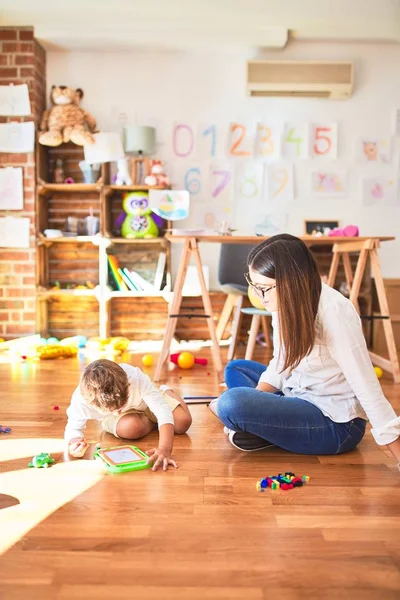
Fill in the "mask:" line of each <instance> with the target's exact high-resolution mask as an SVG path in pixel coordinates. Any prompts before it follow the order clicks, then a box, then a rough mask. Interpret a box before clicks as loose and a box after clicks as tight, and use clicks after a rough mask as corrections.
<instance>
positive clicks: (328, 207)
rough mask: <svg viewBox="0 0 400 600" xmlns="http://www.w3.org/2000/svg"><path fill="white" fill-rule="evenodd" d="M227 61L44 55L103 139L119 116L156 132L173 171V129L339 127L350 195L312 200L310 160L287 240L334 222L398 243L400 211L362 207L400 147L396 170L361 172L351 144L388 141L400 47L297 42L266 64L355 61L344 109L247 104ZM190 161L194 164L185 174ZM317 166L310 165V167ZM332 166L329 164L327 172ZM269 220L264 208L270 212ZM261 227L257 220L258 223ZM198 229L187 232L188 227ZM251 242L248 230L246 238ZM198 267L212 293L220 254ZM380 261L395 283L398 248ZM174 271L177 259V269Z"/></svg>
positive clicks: (299, 166)
mask: <svg viewBox="0 0 400 600" xmlns="http://www.w3.org/2000/svg"><path fill="white" fill-rule="evenodd" d="M247 58H248V57H246V56H239V55H229V54H204V53H202V54H200V53H198V54H197V53H167V52H154V53H150V52H142V53H141V52H137V53H132V54H119V53H56V52H49V53H48V55H47V62H48V67H47V82H48V86H49V87H50V86H51V85H52V84H58V85H70V86H74V87H82V88H83V90H84V92H85V98H84V106H85V108H86V109H87V110H89V111H90V112H91V113H92V114H93V115H94V116H95V117H96V118H97V120H98V123H99V126H100V128H101V129H102V130H103V131H110V130H118V129H119V128H120V123H121V115H123V114H125V115H126V116H127V118H128V121H130V122H133V121H135V120H136V122H138V123H139V124H155V125H156V126H157V135H158V140H159V142H160V145H159V148H158V156H159V157H160V158H163V159H166V160H167V165H168V166H169V168H170V169H171V172H172V173H174V172H175V171H174V167H175V166H176V165H174V164H173V163H172V162H171V152H170V146H171V144H170V142H169V136H170V132H171V129H172V124H173V122H174V121H175V120H177V119H179V120H184V121H185V122H188V123H191V124H195V123H204V122H207V121H210V120H212V121H213V122H216V123H218V124H219V126H220V127H221V128H223V127H226V128H227V127H228V124H229V122H230V121H231V120H237V119H242V120H246V121H247V122H249V121H252V120H256V119H262V118H263V117H264V118H265V117H266V116H268V117H270V118H272V119H273V120H274V121H276V122H277V123H280V124H283V122H285V121H294V122H304V121H309V122H318V121H337V122H338V123H339V155H338V161H337V163H336V166H338V167H343V168H346V169H349V175H350V177H349V190H348V194H347V196H345V197H344V198H343V199H340V200H332V199H324V200H316V199H315V198H312V197H311V196H310V193H309V174H310V172H311V170H312V167H313V161H312V160H307V161H302V162H301V163H300V162H297V163H296V165H295V182H296V197H295V200H294V202H293V203H291V204H290V205H289V206H288V207H287V210H288V213H289V220H288V225H287V231H288V232H290V233H293V234H301V233H303V226H304V225H303V221H304V219H313V218H315V219H325V218H326V219H335V218H339V219H340V220H341V222H342V224H343V225H346V224H357V225H359V227H360V230H361V234H362V235H368V234H373V235H397V236H399V238H400V231H399V216H400V204H399V205H397V206H385V207H377V206H373V207H364V206H363V205H362V203H361V195H360V178H361V176H362V175H368V174H371V175H376V174H378V173H381V174H382V175H384V174H387V175H390V176H391V175H392V174H395V173H397V172H398V170H399V165H398V146H399V143H398V140H397V141H396V152H395V156H394V159H393V164H392V165H389V166H386V165H383V166H381V165H370V164H369V165H361V164H357V161H356V159H355V145H356V141H357V139H358V138H359V137H362V136H388V135H390V133H391V119H392V112H393V109H394V107H396V106H398V107H400V77H399V65H400V46H398V45H384V44H374V45H372V44H325V43H324V44H322V43H302V44H301V45H300V44H295V45H292V46H290V47H289V49H288V50H286V51H285V52H284V53H279V54H272V53H268V58H271V59H273V58H278V59H292V58H295V59H304V60H308V59H310V60H312V59H314V60H315V59H318V60H353V61H354V62H355V79H356V89H355V93H354V96H353V97H352V98H351V99H350V100H347V101H331V100H326V99H307V98H304V99H295V98H249V97H248V96H247V95H246V93H245V61H246V59H247ZM193 163H195V161H191V163H190V165H189V166H191V165H192V164H193ZM314 166H315V163H314ZM332 166H333V164H332ZM265 208H266V212H268V207H267V206H266V207H265ZM237 211H238V212H237V221H238V223H239V224H240V222H241V221H245V220H246V219H245V217H246V213H248V210H247V211H246V207H245V206H242V207H238V209H237ZM257 221H258V222H259V219H257ZM194 225H195V224H193V223H192V226H194ZM247 232H248V233H249V231H248V230H247ZM202 255H203V259H204V262H206V263H208V264H209V265H210V267H211V286H212V287H214V288H215V287H216V268H215V266H216V264H217V262H218V247H217V246H214V245H208V244H207V245H206V244H204V245H203V247H202ZM381 261H382V267H383V273H384V276H385V277H400V239H399V240H398V241H396V242H388V243H386V244H383V247H382V250H381ZM175 262H176V260H175Z"/></svg>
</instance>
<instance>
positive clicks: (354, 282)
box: [328, 238, 400, 383]
mask: <svg viewBox="0 0 400 600" xmlns="http://www.w3.org/2000/svg"><path fill="white" fill-rule="evenodd" d="M379 247H380V241H379V240H377V239H375V238H371V239H368V240H365V241H357V240H356V239H354V241H349V242H345V243H340V244H334V245H333V248H332V252H333V259H332V263H331V268H330V270H329V276H328V285H330V286H331V287H333V286H334V284H335V279H336V274H337V270H338V266H339V261H340V256H342V257H343V265H344V271H345V276H346V282H347V285H348V287H349V291H350V301H351V302H352V303H353V304H354V306H355V307H356V309H357V311H358V312H360V309H359V305H358V301H357V298H358V295H359V293H360V288H361V283H362V278H363V275H364V271H365V267H366V265H367V262H368V259H370V261H371V267H372V274H373V276H374V279H375V286H376V292H377V295H378V301H379V308H380V311H381V314H380V315H379V316H377V317H374V318H378V319H382V322H383V329H384V333H385V338H386V343H387V347H388V352H389V359H387V358H384V357H383V356H379V355H378V354H375V353H374V352H370V353H369V355H370V357H371V360H372V362H373V363H374V364H375V365H378V366H379V367H381V368H382V369H385V371H389V372H390V373H392V375H393V379H394V381H395V383H400V368H399V360H398V356H397V350H396V343H395V339H394V334H393V326H392V321H391V318H390V312H389V305H388V301H387V297H386V291H385V285H384V282H383V277H382V272H381V267H380V263H379V255H378V248H379ZM350 252H359V253H360V255H359V257H358V262H357V267H356V272H355V274H354V278H353V271H352V268H351V264H350Z"/></svg>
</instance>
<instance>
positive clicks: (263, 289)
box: [244, 273, 276, 300]
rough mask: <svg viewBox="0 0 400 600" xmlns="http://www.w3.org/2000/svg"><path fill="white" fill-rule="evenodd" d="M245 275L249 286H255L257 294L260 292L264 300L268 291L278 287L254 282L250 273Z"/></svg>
mask: <svg viewBox="0 0 400 600" xmlns="http://www.w3.org/2000/svg"><path fill="white" fill-rule="evenodd" d="M244 277H245V279H246V281H247V283H248V284H249V286H250V287H252V288H253V290H254V291H255V292H256V294H258V295H259V296H260V298H261V299H262V300H265V298H266V296H267V294H268V292H270V291H271V290H273V289H274V288H276V285H271V286H270V287H266V286H265V285H257V284H256V283H253V282H252V280H251V279H250V273H245V274H244Z"/></svg>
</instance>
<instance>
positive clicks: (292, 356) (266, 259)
mask: <svg viewBox="0 0 400 600" xmlns="http://www.w3.org/2000/svg"><path fill="white" fill-rule="evenodd" d="M247 263H248V266H249V267H250V268H251V269H252V270H253V271H256V272H257V273H259V274H260V275H263V276H264V277H269V278H270V279H275V281H276V292H277V300H278V319H279V335H280V340H281V344H282V346H283V347H284V351H285V354H284V365H283V369H282V370H283V371H285V370H286V369H290V370H292V369H294V368H295V367H297V365H298V364H299V362H300V361H301V360H302V359H303V358H304V357H305V356H307V355H308V354H309V353H310V352H311V350H312V349H313V347H314V344H315V319H316V316H317V311H318V304H319V298H320V295H321V277H320V275H319V273H318V269H317V265H316V263H315V260H314V258H313V256H312V254H311V252H310V251H309V249H308V248H307V246H306V245H305V243H304V242H302V241H301V240H300V239H299V238H297V237H294V236H293V235H289V234H287V233H282V234H280V235H274V236H272V237H270V238H268V239H267V240H265V242H262V243H261V244H259V245H258V246H256V247H255V248H253V250H252V251H251V252H250V254H249V257H248V259H247Z"/></svg>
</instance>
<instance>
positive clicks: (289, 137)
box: [282, 123, 309, 160]
mask: <svg viewBox="0 0 400 600" xmlns="http://www.w3.org/2000/svg"><path fill="white" fill-rule="evenodd" d="M308 138H309V126H308V123H303V124H300V125H296V124H293V123H286V124H285V127H284V131H283V140H282V149H283V152H282V154H283V157H284V158H286V159H288V160H297V159H304V158H308V155H309V149H308V146H309V144H308Z"/></svg>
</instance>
